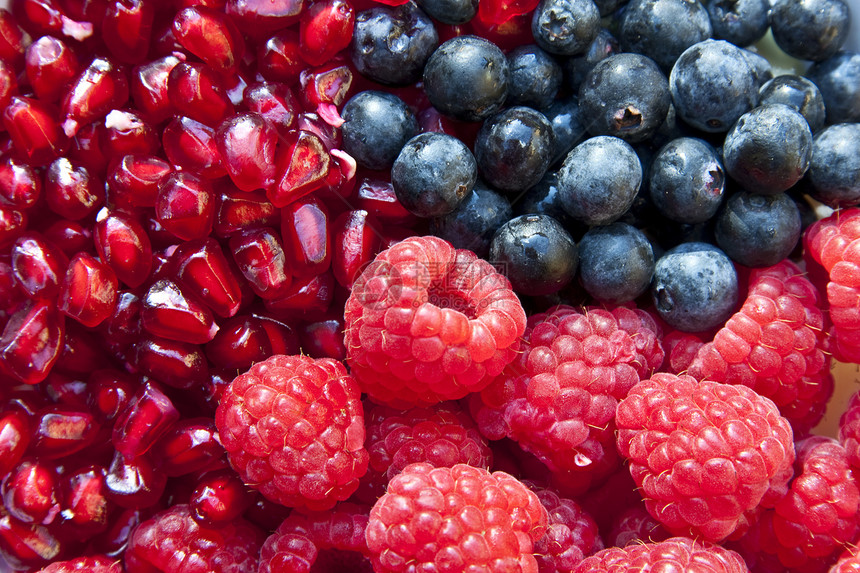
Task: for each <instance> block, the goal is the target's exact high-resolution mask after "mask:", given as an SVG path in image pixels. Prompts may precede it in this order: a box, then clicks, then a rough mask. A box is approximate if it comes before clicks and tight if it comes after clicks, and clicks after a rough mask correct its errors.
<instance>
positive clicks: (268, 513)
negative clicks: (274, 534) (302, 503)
mask: <svg viewBox="0 0 860 573" xmlns="http://www.w3.org/2000/svg"><path fill="white" fill-rule="evenodd" d="M290 511H291V510H290V508H288V507H286V506H283V505H281V504H279V503H275V502H274V501H269V500H268V499H266V498H265V497H263V495H262V494H259V493H258V494H256V495H255V496H254V503H253V504H252V505H251V507H249V508H248V509H247V510H246V511H245V514H244V515H243V517H244V518H245V519H247V520H248V521H250V522H251V523H253V524H255V525H257V526H258V527H260V528H262V529H264V530H266V531H274V530H275V529H277V528H278V526H279V525H281V523H283V521H284V520H285V519H286V518H287V516H288V515H289V514H290Z"/></svg>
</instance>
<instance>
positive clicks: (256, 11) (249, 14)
mask: <svg viewBox="0 0 860 573" xmlns="http://www.w3.org/2000/svg"><path fill="white" fill-rule="evenodd" d="M225 8H226V12H227V15H228V16H231V17H232V18H233V20H234V21H235V22H236V25H238V26H239V28H240V29H241V30H242V31H243V32H244V33H246V34H249V35H254V34H266V33H267V32H269V33H271V32H274V31H275V30H281V29H283V28H286V27H288V26H290V25H291V24H294V23H295V22H297V21H298V19H299V15H300V14H301V12H302V9H303V8H304V0H227V3H226V6H225Z"/></svg>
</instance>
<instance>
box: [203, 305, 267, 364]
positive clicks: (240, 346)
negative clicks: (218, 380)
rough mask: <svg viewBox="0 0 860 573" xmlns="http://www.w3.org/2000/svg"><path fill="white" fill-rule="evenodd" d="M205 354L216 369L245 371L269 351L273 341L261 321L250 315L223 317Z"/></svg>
mask: <svg viewBox="0 0 860 573" xmlns="http://www.w3.org/2000/svg"><path fill="white" fill-rule="evenodd" d="M205 351H206V356H207V357H208V358H209V361H210V362H211V363H212V364H214V365H215V366H217V367H218V368H227V369H235V370H247V369H248V368H250V367H251V366H252V365H253V364H254V363H256V362H262V361H263V360H265V359H266V358H268V357H269V356H271V355H272V354H273V353H272V344H271V342H270V341H269V336H268V333H267V332H266V329H265V328H263V324H262V322H261V321H260V320H259V319H258V318H255V317H253V316H249V315H240V316H234V317H233V318H230V319H227V320H225V321H224V322H223V323H222V324H221V329H220V330H219V331H218V334H216V335H215V337H214V338H213V339H212V341H211V342H209V343H208V344H206V347H205Z"/></svg>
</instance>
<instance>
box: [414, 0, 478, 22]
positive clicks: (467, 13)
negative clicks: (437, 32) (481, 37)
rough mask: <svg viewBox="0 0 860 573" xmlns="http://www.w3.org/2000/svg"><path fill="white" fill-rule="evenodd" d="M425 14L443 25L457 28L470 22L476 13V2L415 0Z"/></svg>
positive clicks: (473, 0)
mask: <svg viewBox="0 0 860 573" xmlns="http://www.w3.org/2000/svg"><path fill="white" fill-rule="evenodd" d="M417 2H418V5H419V6H421V8H423V9H424V11H425V12H427V14H429V15H430V16H432V17H433V18H435V19H437V20H439V21H440V22H442V23H443V24H451V25H452V26H457V25H459V24H465V23H466V22H468V21H469V20H471V19H472V18H473V17H474V16H475V14H476V13H477V11H478V0H417Z"/></svg>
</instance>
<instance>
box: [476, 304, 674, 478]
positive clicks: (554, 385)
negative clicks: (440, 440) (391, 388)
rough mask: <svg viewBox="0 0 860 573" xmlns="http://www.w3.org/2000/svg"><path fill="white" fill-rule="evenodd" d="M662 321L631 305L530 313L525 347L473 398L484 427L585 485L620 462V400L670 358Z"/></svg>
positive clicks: (564, 308)
mask: <svg viewBox="0 0 860 573" xmlns="http://www.w3.org/2000/svg"><path fill="white" fill-rule="evenodd" d="M656 331H657V326H656V324H655V323H654V321H653V319H652V318H651V317H650V315H648V314H647V313H645V312H643V311H638V310H631V309H629V308H623V307H619V308H615V309H613V310H612V311H609V310H605V309H600V308H586V309H583V310H578V309H575V308H573V307H569V306H559V307H556V308H555V309H553V310H552V311H551V312H549V313H544V314H537V315H533V316H532V317H530V318H529V323H528V329H527V330H526V333H525V335H524V343H523V348H522V350H523V351H522V352H521V353H520V355H519V357H518V358H517V360H516V361H515V362H513V363H512V364H510V365H509V366H508V367H507V368H506V369H505V371H504V372H503V373H502V375H501V376H500V377H499V378H497V379H496V380H494V381H493V383H492V384H490V386H488V387H487V388H486V389H484V390H483V391H482V392H481V393H480V394H476V395H474V396H472V397H471V399H470V404H469V405H470V409H471V411H472V415H473V417H474V418H475V421H477V423H478V427H479V428H480V429H481V432H483V433H484V435H485V436H487V437H488V438H490V439H491V440H495V439H500V438H502V437H505V436H507V437H510V438H512V439H514V440H516V441H517V442H518V443H519V444H520V446H521V447H522V448H523V449H525V450H526V451H529V452H531V453H533V454H535V455H536V456H537V457H538V458H539V459H540V460H541V461H543V462H544V463H545V464H546V465H547V466H548V467H549V468H550V470H552V471H553V472H554V473H557V474H566V475H563V476H561V482H562V483H563V484H564V489H565V493H570V494H576V493H581V492H582V491H585V490H586V489H588V487H589V486H590V482H591V480H593V479H597V478H598V477H603V476H606V475H608V474H609V473H611V472H612V471H613V470H614V468H615V467H616V466H617V455H616V452H615V446H614V433H613V432H614V425H613V419H614V417H615V407H616V405H617V404H618V401H619V400H620V399H621V398H623V397H624V396H626V395H627V392H628V391H629V390H630V388H632V387H633V386H634V385H635V384H636V383H637V382H639V379H640V377H641V376H647V375H649V374H650V372H651V371H652V370H654V369H655V368H657V367H658V366H659V365H660V363H661V362H662V361H663V351H662V348H661V347H660V343H659V341H658V339H657V335H656Z"/></svg>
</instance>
